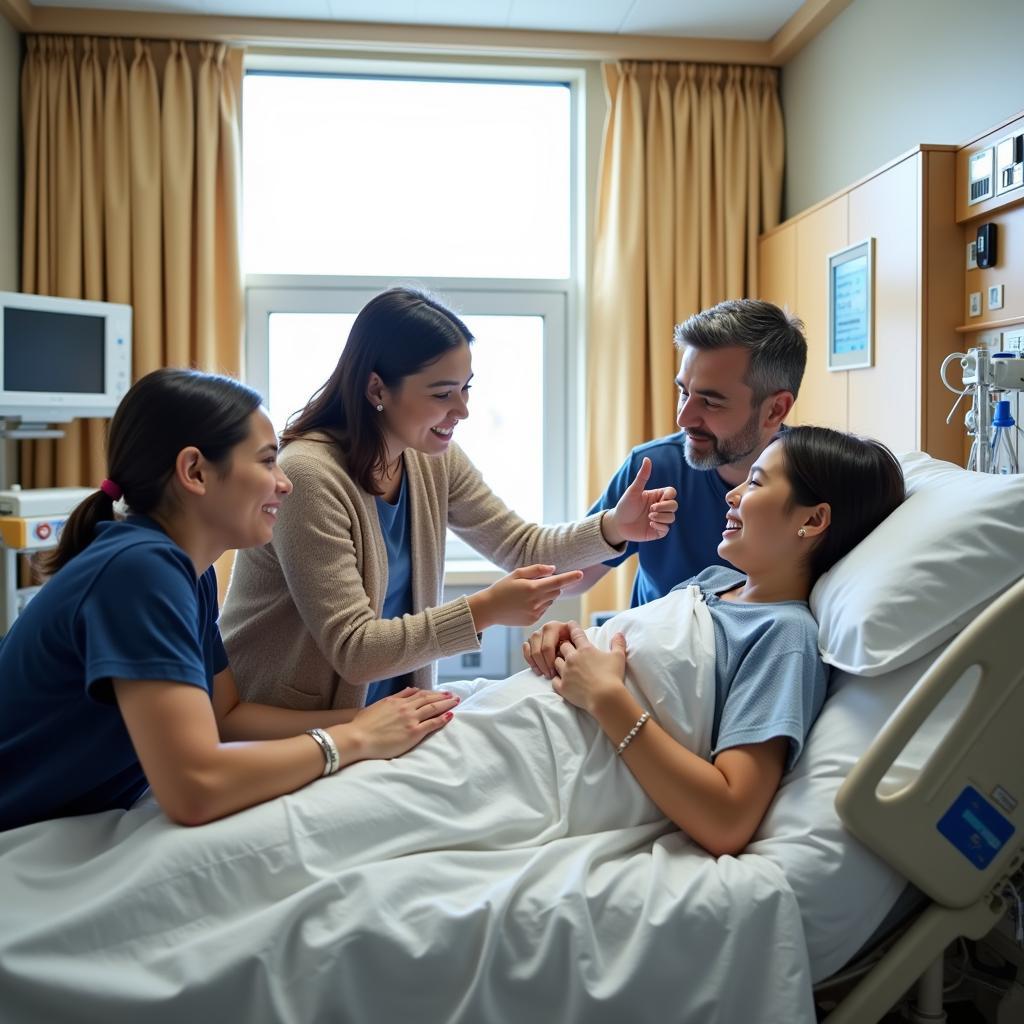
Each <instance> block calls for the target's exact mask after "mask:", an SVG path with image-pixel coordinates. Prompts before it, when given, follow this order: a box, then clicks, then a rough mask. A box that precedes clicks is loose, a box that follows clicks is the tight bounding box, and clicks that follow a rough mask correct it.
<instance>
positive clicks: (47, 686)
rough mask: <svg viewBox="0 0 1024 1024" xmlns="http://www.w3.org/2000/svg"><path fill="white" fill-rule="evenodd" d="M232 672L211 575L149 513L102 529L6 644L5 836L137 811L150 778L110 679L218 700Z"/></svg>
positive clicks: (0, 759) (0, 706)
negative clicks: (216, 687) (39, 825)
mask: <svg viewBox="0 0 1024 1024" xmlns="http://www.w3.org/2000/svg"><path fill="white" fill-rule="evenodd" d="M227 664H228V659H227V654H226V653H225V651H224V645H223V644H222V642H221V638H220V630H219V628H218V626H217V582H216V578H215V576H214V572H213V569H212V567H211V568H210V569H208V570H207V571H206V572H205V573H203V575H202V576H200V577H199V578H198V579H197V578H196V574H195V568H194V567H193V565H192V562H191V560H190V559H189V557H188V555H187V554H186V553H185V552H184V551H183V550H182V549H181V548H180V547H178V545H177V544H175V542H174V541H173V540H171V538H170V537H168V536H167V534H166V533H164V532H163V530H161V529H160V527H159V526H158V525H157V524H156V523H155V522H153V521H152V520H150V519H147V518H145V517H143V516H133V517H131V518H130V519H128V520H126V521H124V522H104V523H100V524H99V525H98V526H97V528H96V538H95V540H93V542H92V543H91V544H90V545H89V546H88V547H87V548H86V549H85V550H84V551H82V552H81V553H79V554H78V555H76V556H75V557H74V558H73V559H72V560H71V561H70V562H68V564H67V565H65V566H64V567H63V568H62V569H61V570H60V571H59V572H58V573H57V574H56V575H55V576H54V577H53V578H52V579H51V580H50V581H49V582H47V583H46V585H45V586H44V587H43V588H42V590H40V591H39V593H38V594H37V595H36V596H35V597H34V598H33V599H32V601H31V602H30V603H29V604H28V606H27V607H26V608H25V610H24V612H22V614H21V615H20V616H19V617H18V619H17V620H16V622H15V623H14V626H13V628H12V629H11V631H10V632H9V633H8V634H7V636H6V637H4V639H3V641H2V642H0V779H2V780H3V785H2V786H0V830H3V829H8V828H15V827H17V826H19V825H25V824H28V823H30V822H34V821H41V820H44V819H47V818H56V817H63V816H66V815H72V814H88V813H91V812H93V811H100V810H107V809H110V808H116V807H130V806H131V804H132V803H133V802H134V801H135V800H136V799H137V798H138V797H139V796H140V795H141V793H142V792H143V791H144V790H145V788H146V779H145V775H144V774H143V771H142V766H141V765H140V763H139V759H138V757H137V756H136V754H135V749H134V747H133V746H132V742H131V738H130V737H129V735H128V730H127V728H126V727H125V724H124V720H123V719H122V718H121V713H120V711H119V710H118V707H117V703H116V701H115V700H114V694H113V688H112V686H111V679H112V678H118V679H137V680H166V681H170V682H179V683H184V684H186V685H191V686H197V687H200V688H202V689H203V690H205V691H206V692H207V693H210V692H212V685H213V677H214V676H215V675H216V674H217V673H218V672H221V671H222V670H223V669H225V668H226V667H227ZM140 685H145V684H144V683H140Z"/></svg>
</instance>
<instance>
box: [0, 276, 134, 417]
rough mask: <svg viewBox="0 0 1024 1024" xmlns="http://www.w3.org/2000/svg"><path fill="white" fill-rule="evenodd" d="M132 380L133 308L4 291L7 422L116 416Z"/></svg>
mask: <svg viewBox="0 0 1024 1024" xmlns="http://www.w3.org/2000/svg"><path fill="white" fill-rule="evenodd" d="M131 376H132V308H131V306H124V305H119V304H117V303H113V302H91V301H88V300H84V299H61V298H56V297H53V296H49V295H27V294H21V293H18V292H0V418H4V419H16V420H21V421H23V422H26V423H27V422H32V423H66V422H68V421H69V420H72V419H76V418H77V417H89V416H110V415H112V414H113V412H114V409H116V408H117V404H118V403H119V402H120V401H121V399H122V398H123V397H124V393H125V392H126V391H127V390H128V388H129V387H130V386H131Z"/></svg>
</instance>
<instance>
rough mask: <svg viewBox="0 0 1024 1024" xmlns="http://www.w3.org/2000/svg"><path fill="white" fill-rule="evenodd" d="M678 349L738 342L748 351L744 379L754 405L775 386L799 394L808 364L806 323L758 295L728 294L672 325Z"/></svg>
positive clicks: (736, 344)
mask: <svg viewBox="0 0 1024 1024" xmlns="http://www.w3.org/2000/svg"><path fill="white" fill-rule="evenodd" d="M675 343H676V347H677V348H682V347H683V346H684V345H692V346H693V347H694V348H698V349H715V348H729V347H730V346H734V345H735V346H739V347H740V348H745V349H747V351H748V352H749V353H750V366H749V368H748V370H747V376H746V379H745V380H744V383H745V384H746V385H747V387H749V388H750V390H751V391H752V392H753V397H752V400H751V404H752V405H758V404H759V403H760V402H762V401H763V400H764V399H765V398H767V397H768V396H769V395H772V394H774V393H775V392H776V391H788V392H790V394H792V396H793V397H794V398H796V396H797V395H798V394H799V393H800V381H801V380H803V376H804V367H805V366H806V365H807V339H806V338H805V337H804V325H803V322H802V321H801V320H798V319H797V318H796V317H795V316H790V314H789V313H787V312H786V311H785V310H783V309H780V308H779V307H778V306H776V305H775V304H774V303H772V302H763V301H761V300H760V299H730V300H728V301H727V302H720V303H719V304H718V305H717V306H712V307H711V309H705V310H702V311H701V312H700V313H694V315H693V316H691V317H690V318H689V319H688V320H686V321H684V322H683V323H681V324H677V325H676V329H675Z"/></svg>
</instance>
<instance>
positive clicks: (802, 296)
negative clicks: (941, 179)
mask: <svg viewBox="0 0 1024 1024" xmlns="http://www.w3.org/2000/svg"><path fill="white" fill-rule="evenodd" d="M846 219H847V197H846V196H845V195H842V196H837V197H836V198H835V199H833V200H832V201H831V202H830V203H826V204H825V205H824V206H822V207H820V208H819V209H817V210H814V211H813V212H812V213H809V214H807V216H805V217H801V218H800V220H798V221H797V222H796V304H795V306H794V308H793V309H792V310H791V312H793V313H795V314H796V315H797V316H798V317H800V319H801V320H803V322H804V329H805V333H806V335H807V370H806V371H805V372H804V380H803V384H802V385H801V387H800V394H799V396H798V398H797V405H798V407H799V408H798V417H799V418H798V420H796V421H794V422H799V423H809V424H813V425H815V426H820V427H835V428H836V429H837V430H846V429H847V425H846V424H847V395H846V378H847V376H848V375H849V374H848V372H847V371H839V372H836V373H830V372H829V369H828V360H827V352H828V257H829V255H830V254H831V253H834V252H836V251H837V250H839V249H842V248H844V247H845V246H846V244H847V229H846Z"/></svg>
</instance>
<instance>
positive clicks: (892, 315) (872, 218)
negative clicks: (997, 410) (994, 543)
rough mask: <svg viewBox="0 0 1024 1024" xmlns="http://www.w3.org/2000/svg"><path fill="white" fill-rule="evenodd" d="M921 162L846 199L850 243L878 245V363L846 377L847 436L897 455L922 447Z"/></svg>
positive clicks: (894, 170) (896, 169) (909, 162)
mask: <svg viewBox="0 0 1024 1024" xmlns="http://www.w3.org/2000/svg"><path fill="white" fill-rule="evenodd" d="M921 161H922V156H921V154H920V153H916V154H915V155H913V156H911V157H908V158H907V159H906V160H902V161H901V162H900V163H898V164H895V165H894V166H892V167H890V168H889V169H887V170H886V171H884V172H883V173H881V174H878V175H875V177H873V178H871V179H869V180H868V181H866V182H864V184H862V185H858V186H857V188H855V189H853V190H852V191H851V192H850V193H849V202H850V243H851V244H856V243H857V242H862V241H864V240H865V239H866V238H869V237H871V238H874V239H875V250H874V251H875V266H874V283H875V304H874V329H875V346H874V350H875V358H874V365H873V366H871V367H868V368H866V369H863V370H850V371H849V373H848V376H849V392H848V396H849V397H848V400H849V429H850V430H852V431H853V432H855V433H858V434H868V435H870V436H871V437H876V438H878V440H880V441H883V442H884V443H885V444H887V445H889V447H890V448H892V449H893V450H894V451H896V452H900V451H910V450H912V449H915V448H918V447H920V444H921V438H920V424H921V394H920V386H919V382H920V380H921V367H920V359H921V263H922V256H921V166H922V165H921ZM935 372H936V373H937V372H938V367H936V371H935Z"/></svg>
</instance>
